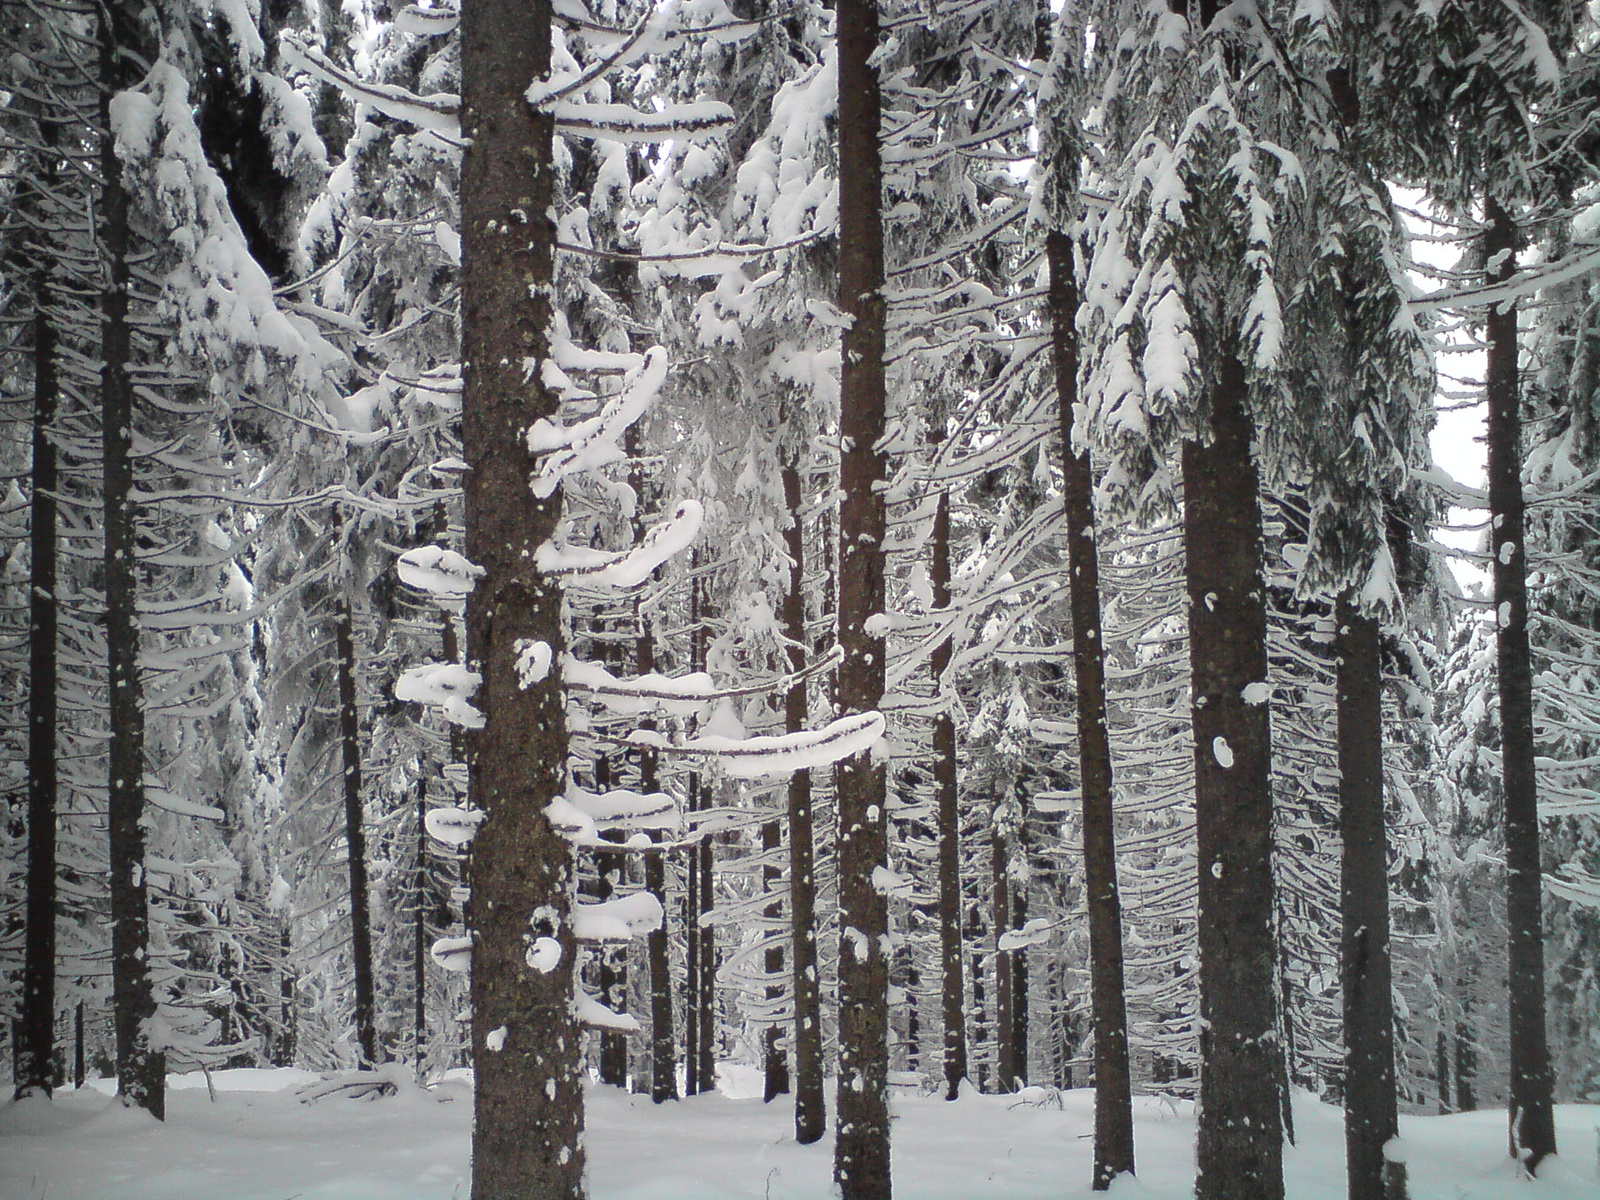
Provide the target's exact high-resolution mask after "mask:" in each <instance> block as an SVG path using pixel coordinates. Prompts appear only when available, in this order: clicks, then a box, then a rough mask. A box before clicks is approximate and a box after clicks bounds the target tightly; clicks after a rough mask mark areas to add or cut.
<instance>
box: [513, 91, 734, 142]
mask: <svg viewBox="0 0 1600 1200" xmlns="http://www.w3.org/2000/svg"><path fill="white" fill-rule="evenodd" d="M542 107H543V108H545V109H546V110H548V111H549V112H551V113H554V114H555V118H556V131H557V132H558V133H563V134H566V135H568V136H569V137H583V138H606V139H609V140H610V141H613V142H624V143H638V142H665V141H677V140H680V139H681V140H684V141H690V142H699V141H704V140H705V139H707V138H710V137H714V136H715V135H716V134H717V133H719V132H721V131H722V130H723V129H725V128H727V127H728V126H729V125H731V124H733V109H731V108H729V107H728V106H727V105H726V104H723V103H722V102H721V101H720V100H694V101H690V102H688V103H685V104H668V105H666V106H665V107H664V108H663V109H662V110H661V111H660V112H640V111H639V110H638V109H636V108H630V107H628V106H627V105H626V104H588V103H583V104H580V103H578V102H576V101H572V100H555V101H552V102H551V103H549V104H547V105H543V106H542Z"/></svg>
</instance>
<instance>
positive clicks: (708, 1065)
mask: <svg viewBox="0 0 1600 1200" xmlns="http://www.w3.org/2000/svg"><path fill="white" fill-rule="evenodd" d="M695 599H696V600H697V601H698V603H697V604H696V607H695V609H694V621H693V624H694V632H693V634H692V635H691V636H690V642H689V659H690V669H691V670H695V671H703V670H705V666H706V649H707V645H708V643H709V640H710V638H709V635H708V633H707V631H706V627H705V624H704V617H705V610H704V601H703V599H702V598H701V597H700V596H699V590H698V584H697V585H696V596H695ZM700 788H701V791H700V798H701V802H702V805H703V806H704V807H707V808H709V807H710V805H709V804H708V803H706V801H707V800H708V799H709V797H710V794H711V793H710V788H709V787H707V785H706V784H705V781H704V780H701V783H700ZM711 836H712V835H711V834H709V833H707V834H703V835H702V836H701V840H700V844H699V845H698V846H694V847H691V848H690V850H689V894H690V896H691V897H692V898H693V899H692V902H691V904H690V908H691V909H692V910H693V916H692V917H691V920H692V921H693V922H694V926H695V928H696V929H697V930H699V959H698V961H697V963H696V964H695V965H696V970H697V974H696V977H695V985H694V986H695V1001H696V1003H695V1009H694V1012H693V1014H692V1016H691V1018H690V1019H691V1020H693V1021H694V1022H695V1026H696V1028H695V1050H696V1060H695V1062H696V1065H695V1070H696V1074H698V1076H699V1078H700V1090H701V1091H702V1092H714V1091H716V1090H717V934H716V930H715V929H714V928H712V927H711V926H710V925H704V924H702V923H701V920H700V918H701V917H703V916H705V915H706V914H707V913H709V912H710V911H711V909H712V907H713V906H714V904H715V901H716V897H715V896H714V895H713V873H714V869H715V865H716V850H715V849H714V846H713V843H712V840H711Z"/></svg>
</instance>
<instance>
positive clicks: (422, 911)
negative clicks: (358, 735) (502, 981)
mask: <svg viewBox="0 0 1600 1200" xmlns="http://www.w3.org/2000/svg"><path fill="white" fill-rule="evenodd" d="M446 619H447V620H448V618H446ZM446 661H447V662H448V661H449V660H448V659H447V660H446ZM415 886H416V892H417V916H416V923H415V926H414V929H413V933H414V937H413V939H412V946H411V993H412V994H411V1044H412V1046H413V1048H414V1049H415V1052H416V1063H417V1078H418V1079H421V1078H422V1059H423V1056H424V1055H425V1053H426V1052H427V1046H428V893H429V890H430V889H429V887H428V780H427V777H426V776H423V777H421V778H419V779H418V780H417V872H416V884H415Z"/></svg>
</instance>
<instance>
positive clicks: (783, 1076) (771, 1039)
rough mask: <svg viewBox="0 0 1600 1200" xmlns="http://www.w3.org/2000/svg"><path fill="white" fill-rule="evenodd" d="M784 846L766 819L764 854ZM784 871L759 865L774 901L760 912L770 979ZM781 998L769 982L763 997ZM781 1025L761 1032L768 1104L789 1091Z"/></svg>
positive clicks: (779, 946)
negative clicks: (765, 932) (765, 926)
mask: <svg viewBox="0 0 1600 1200" xmlns="http://www.w3.org/2000/svg"><path fill="white" fill-rule="evenodd" d="M782 847H783V826H782V823H781V822H778V821H766V822H763V823H762V826H761V849H762V850H764V851H766V852H767V853H769V854H770V853H772V852H774V851H777V850H780V849H782ZM782 881H783V871H782V870H781V869H780V868H779V867H778V865H777V864H776V863H775V862H769V863H768V864H767V865H766V866H764V867H762V868H761V888H762V890H763V891H764V892H766V893H767V894H768V895H770V896H772V897H773V900H772V902H771V903H770V904H768V905H767V906H766V907H765V908H763V909H762V910H761V915H762V916H763V917H764V918H765V919H766V921H767V922H768V926H767V939H768V941H769V942H770V943H771V944H770V945H768V947H767V948H766V950H764V951H763V952H762V964H761V965H762V969H763V970H764V971H765V972H766V975H767V978H768V980H769V981H771V980H776V979H778V978H779V977H780V976H782V974H783V941H782V939H781V936H780V934H779V927H780V923H781V922H782V920H783V902H782V900H781V899H779V897H781V896H782V891H781V887H782ZM782 998H783V985H782V984H780V983H775V982H768V984H767V987H766V999H767V1001H768V1002H769V1003H771V1004H774V1005H775V1004H776V1003H777V1002H778V1001H779V1000H780V999H782ZM782 1036H783V1028H782V1026H781V1025H780V1024H779V1023H777V1022H774V1023H773V1024H771V1025H769V1026H767V1028H766V1030H765V1031H764V1032H763V1033H762V1035H761V1057H762V1085H763V1086H762V1092H763V1097H762V1098H763V1099H764V1100H765V1101H766V1102H767V1103H769V1104H770V1103H771V1102H772V1101H773V1100H774V1099H775V1098H776V1097H778V1096H782V1095H786V1094H787V1093H788V1091H789V1055H788V1053H787V1052H786V1051H785V1050H784V1049H783V1047H782V1046H780V1045H779V1044H778V1043H779V1041H780V1040H781V1039H782Z"/></svg>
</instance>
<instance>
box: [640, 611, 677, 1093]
mask: <svg viewBox="0 0 1600 1200" xmlns="http://www.w3.org/2000/svg"><path fill="white" fill-rule="evenodd" d="M637 619H638V621H639V637H638V640H637V641H636V642H635V643H634V651H635V658H636V660H637V663H638V673H639V674H640V675H648V674H650V673H651V672H653V671H654V670H655V669H656V644H655V638H654V635H653V634H652V633H651V632H650V627H649V625H648V623H647V618H645V617H644V616H642V615H638V616H637ZM640 728H645V729H654V728H655V721H654V720H645V721H641V722H640ZM658 786H659V780H658V779H657V777H656V753H655V751H654V750H640V751H639V790H640V791H641V792H644V793H646V794H648V793H650V792H654V791H655V790H656V789H657V787H658ZM644 886H645V888H646V890H647V891H649V892H650V894H651V895H653V896H654V897H655V898H656V899H657V900H658V901H660V902H661V926H660V928H658V929H653V930H651V931H650V932H649V933H648V934H647V935H646V936H645V957H646V959H647V961H648V962H649V965H650V1099H651V1100H653V1101H654V1102H655V1103H657V1104H660V1103H662V1102H663V1101H665V1100H676V1099H677V1098H678V1043H677V1037H676V1034H675V1032H674V1030H673V1028H672V966H671V962H670V960H669V951H670V949H671V942H670V941H669V940H668V934H667V918H666V914H667V856H666V851H665V850H653V851H650V852H649V853H647V854H646V855H645V859H644Z"/></svg>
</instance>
